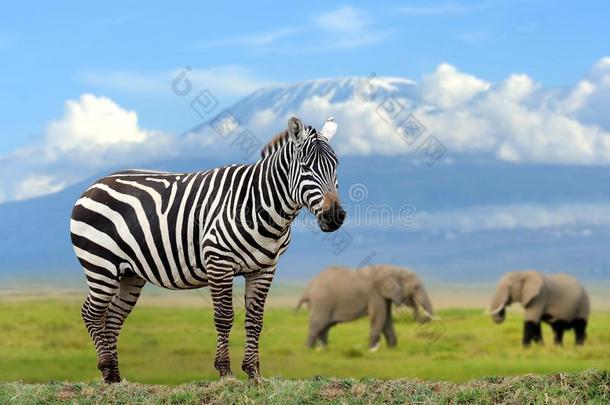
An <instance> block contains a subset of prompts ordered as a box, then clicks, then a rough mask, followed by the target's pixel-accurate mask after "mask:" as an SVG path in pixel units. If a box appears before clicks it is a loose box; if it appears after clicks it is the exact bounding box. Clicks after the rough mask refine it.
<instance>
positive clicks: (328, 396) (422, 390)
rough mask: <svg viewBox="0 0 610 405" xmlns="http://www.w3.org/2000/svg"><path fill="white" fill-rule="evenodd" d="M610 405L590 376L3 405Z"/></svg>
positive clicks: (253, 388)
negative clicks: (414, 404) (161, 404)
mask: <svg viewBox="0 0 610 405" xmlns="http://www.w3.org/2000/svg"><path fill="white" fill-rule="evenodd" d="M67 402H69V403H79V404H100V403H113V404H133V403H139V404H148V403H163V404H258V403H265V404H282V405H284V404H404V403H419V404H456V403H462V404H491V403H493V404H527V403H532V404H533V403H536V404H539V403H540V404H542V403H545V404H546V403H549V404H575V403H590V404H607V403H609V402H610V375H609V374H608V372H602V371H592V370H590V371H585V372H580V373H570V374H554V375H550V376H533V375H528V376H523V377H498V378H485V379H478V380H473V381H469V382H467V383H463V384H455V383H448V382H444V383H442V382H427V383H426V382H421V381H413V380H404V379H403V380H377V379H335V378H332V379H331V378H316V379H308V380H289V379H282V378H269V379H263V381H262V382H261V383H259V384H255V383H250V382H247V381H239V380H235V379H227V380H222V381H213V382H209V381H208V382H198V383H190V384H183V385H179V386H166V385H154V386H153V385H142V384H133V383H126V382H123V383H120V384H113V385H105V384H102V383H99V382H95V383H87V384H85V383H48V384H36V385H33V384H23V383H0V403H19V404H41V403H43V404H55V403H67Z"/></svg>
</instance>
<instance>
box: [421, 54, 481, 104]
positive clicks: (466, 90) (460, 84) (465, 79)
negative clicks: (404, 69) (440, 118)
mask: <svg viewBox="0 0 610 405" xmlns="http://www.w3.org/2000/svg"><path fill="white" fill-rule="evenodd" d="M421 87H422V95H423V99H424V100H425V101H428V102H430V103H434V104H436V105H437V106H439V107H441V108H445V109H450V108H453V107H456V106H459V105H461V104H463V103H465V102H467V101H469V100H470V99H472V98H473V97H474V96H476V95H477V94H479V93H482V92H484V91H487V90H489V88H490V87H491V85H490V84H489V83H487V82H486V81H484V80H481V79H478V78H476V77H475V76H472V75H468V74H465V73H461V72H459V71H458V70H457V69H456V68H455V67H454V66H451V65H449V64H447V63H441V64H440V65H439V66H438V67H437V68H436V70H435V71H434V72H433V73H432V74H431V75H427V76H424V78H423V80H422V84H421Z"/></svg>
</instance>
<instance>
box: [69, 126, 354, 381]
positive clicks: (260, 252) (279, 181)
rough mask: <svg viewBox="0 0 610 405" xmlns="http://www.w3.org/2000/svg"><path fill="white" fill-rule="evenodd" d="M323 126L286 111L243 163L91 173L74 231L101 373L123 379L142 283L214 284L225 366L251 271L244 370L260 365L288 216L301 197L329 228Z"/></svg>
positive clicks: (335, 205)
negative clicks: (124, 340) (127, 327)
mask: <svg viewBox="0 0 610 405" xmlns="http://www.w3.org/2000/svg"><path fill="white" fill-rule="evenodd" d="M335 130H336V124H335V123H334V120H332V119H331V120H329V121H327V123H326V125H325V126H324V128H323V129H322V130H321V131H320V132H318V131H316V130H315V129H313V128H311V127H304V126H303V124H302V123H301V121H300V120H298V119H296V118H291V119H290V120H289V124H288V129H287V130H286V131H284V132H283V133H281V134H280V135H278V136H277V137H276V138H275V139H274V140H273V141H272V142H270V143H269V144H268V145H267V146H266V147H265V148H264V149H263V151H262V156H261V159H260V160H259V161H258V162H256V163H254V164H250V165H245V164H244V165H232V166H226V167H221V168H216V169H212V170H208V171H203V172H196V173H167V172H153V171H141V170H129V171H123V172H118V173H114V174H112V175H109V176H107V177H104V178H102V179H100V180H98V181H97V182H95V183H94V184H93V185H92V186H91V187H90V188H89V189H88V190H87V191H86V192H85V193H84V194H83V195H82V196H81V198H80V199H79V200H78V201H77V203H76V204H75V207H74V210H73V213H72V220H71V227H70V229H71V236H72V242H73V245H74V249H75V252H76V255H77V257H78V259H79V261H80V263H81V265H82V267H83V269H84V271H85V275H86V278H87V284H88V286H89V295H88V296H87V299H86V301H85V303H84V305H83V308H82V316H83V319H84V321H85V324H86V326H87V329H88V331H89V334H90V335H91V337H92V339H93V341H94V344H95V347H96V350H97V354H98V367H99V369H100V370H101V372H102V375H103V378H104V380H105V381H108V382H114V381H120V373H119V367H118V353H117V349H116V343H117V338H118V334H119V332H120V329H121V326H122V324H123V321H124V320H125V318H126V317H127V316H128V315H129V313H130V311H131V310H132V308H133V306H134V305H135V303H136V301H137V298H138V297H139V294H140V292H141V289H142V287H143V286H144V285H145V283H146V282H150V283H152V284H155V285H157V286H160V287H164V288H169V289H192V288H199V287H203V286H209V287H210V291H211V294H212V300H213V304H214V322H215V326H216V329H217V332H218V341H217V350H216V358H215V366H216V368H217V369H218V371H219V373H220V375H221V376H224V375H228V374H230V373H231V368H230V362H229V355H228V336H229V331H230V329H231V326H232V321H233V306H232V285H233V278H234V277H235V276H238V275H242V276H244V277H245V278H246V297H245V300H246V335H247V344H246V350H245V356H244V362H243V363H242V369H244V371H246V372H247V373H248V375H249V376H250V377H253V378H256V377H258V375H259V361H258V339H259V335H260V331H261V329H262V313H263V308H264V302H265V298H266V296H267V292H268V290H269V287H270V285H271V281H272V279H273V275H274V272H275V267H276V265H277V262H278V259H279V257H280V256H281V254H282V253H283V252H284V251H285V250H286V249H287V247H288V244H289V242H290V225H291V223H292V221H293V220H294V218H295V216H296V215H297V214H298V213H299V210H300V208H301V207H306V208H308V209H309V210H310V211H311V212H312V213H313V214H314V215H315V216H316V217H317V218H318V222H319V225H320V228H321V229H322V230H323V231H334V230H336V229H337V228H338V227H339V226H340V225H341V223H342V222H343V220H344V217H345V213H344V211H343V210H342V209H341V207H340V205H339V200H338V197H337V191H336V190H337V184H336V166H337V163H338V161H337V158H336V156H335V154H334V152H333V150H332V148H331V147H330V144H329V143H328V140H329V138H330V137H331V136H332V135H333V134H334V132H335Z"/></svg>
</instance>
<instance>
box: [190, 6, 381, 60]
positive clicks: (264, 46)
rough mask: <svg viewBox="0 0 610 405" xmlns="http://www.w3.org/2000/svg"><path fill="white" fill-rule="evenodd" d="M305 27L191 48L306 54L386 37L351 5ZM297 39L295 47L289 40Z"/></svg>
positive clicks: (316, 18)
mask: <svg viewBox="0 0 610 405" xmlns="http://www.w3.org/2000/svg"><path fill="white" fill-rule="evenodd" d="M303 26H304V27H307V28H294V27H280V28H275V29H272V30H269V31H264V32H253V33H249V34H244V35H237V36H234V37H228V38H220V39H207V40H204V41H199V42H197V43H195V44H194V46H195V47H201V48H216V47H228V46H235V47H241V48H244V50H246V51H252V50H255V51H257V52H259V51H270V52H273V53H278V52H280V53H286V54H295V53H296V54H308V53H322V52H331V51H335V50H342V49H343V50H345V49H352V48H359V47H363V46H367V45H372V44H376V43H379V42H381V41H383V40H384V39H386V38H387V37H388V36H389V32H388V31H387V30H382V29H378V28H376V27H375V22H374V21H373V19H372V18H371V17H370V13H369V12H367V11H365V10H362V9H359V8H355V7H351V6H343V7H340V8H337V9H333V10H330V11H326V12H323V13H321V14H318V15H315V16H313V17H312V18H311V19H310V20H306V21H304V22H303ZM297 38H298V46H297V45H295V43H294V42H289V41H288V40H290V39H297Z"/></svg>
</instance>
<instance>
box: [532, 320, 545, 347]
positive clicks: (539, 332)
mask: <svg viewBox="0 0 610 405" xmlns="http://www.w3.org/2000/svg"><path fill="white" fill-rule="evenodd" d="M533 340H534V342H536V343H538V344H543V343H544V341H543V339H542V324H541V323H540V322H538V323H537V324H536V329H535V331H534V338H533Z"/></svg>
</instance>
